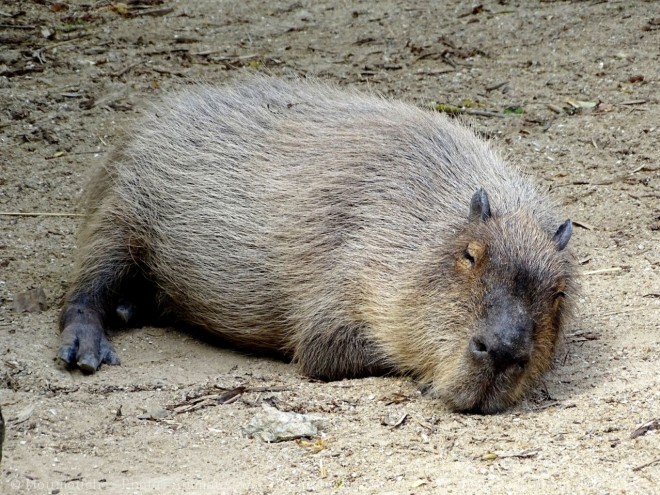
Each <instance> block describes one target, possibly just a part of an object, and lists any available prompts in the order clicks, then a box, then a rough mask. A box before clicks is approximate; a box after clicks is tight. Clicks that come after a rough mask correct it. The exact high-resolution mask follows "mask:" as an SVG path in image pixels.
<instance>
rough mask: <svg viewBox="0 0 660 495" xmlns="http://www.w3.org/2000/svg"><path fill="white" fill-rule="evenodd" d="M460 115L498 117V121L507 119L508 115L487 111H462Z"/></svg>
mask: <svg viewBox="0 0 660 495" xmlns="http://www.w3.org/2000/svg"><path fill="white" fill-rule="evenodd" d="M460 113H464V114H467V115H477V116H479V117H497V118H498V119H504V118H506V115H504V114H501V113H497V112H489V111H487V110H470V109H467V110H462V111H461V112H460Z"/></svg>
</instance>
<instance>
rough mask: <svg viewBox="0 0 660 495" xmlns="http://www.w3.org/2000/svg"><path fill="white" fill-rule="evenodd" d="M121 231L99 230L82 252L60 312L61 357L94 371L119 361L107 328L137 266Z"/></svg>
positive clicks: (90, 371)
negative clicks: (124, 286) (106, 331)
mask: <svg viewBox="0 0 660 495" xmlns="http://www.w3.org/2000/svg"><path fill="white" fill-rule="evenodd" d="M118 230H119V229H117V230H114V231H112V232H109V231H107V230H106V231H103V229H99V230H96V231H94V232H92V233H91V235H90V236H89V238H88V239H87V240H86V242H85V243H84V244H83V247H82V249H81V251H80V255H79V260H78V266H77V270H76V279H75V280H74V283H73V285H72V288H71V291H70V292H69V294H68V295H67V299H66V303H65V305H64V307H63V308H62V313H61V315H60V330H61V332H62V341H61V345H60V349H59V352H58V357H59V358H60V359H61V360H62V361H64V362H65V363H66V364H68V365H71V366H78V367H79V368H80V369H81V370H83V371H85V372H88V373H93V372H95V371H96V370H97V369H98V367H99V366H100V365H101V364H102V363H106V364H119V358H118V356H117V353H116V352H115V350H114V349H113V347H112V345H111V344H110V342H109V340H108V338H107V336H106V333H105V329H106V328H107V326H108V323H109V322H110V321H113V320H115V319H116V318H117V316H116V315H115V314H114V313H115V311H116V310H117V306H118V304H119V298H120V296H121V292H122V290H123V288H122V285H123V284H124V283H125V282H126V281H127V280H130V279H131V278H132V277H131V276H130V275H131V272H134V271H135V270H137V266H136V265H135V263H134V261H133V260H132V258H131V256H130V253H128V242H127V241H126V237H124V236H122V235H121V233H120V232H119V231H118Z"/></svg>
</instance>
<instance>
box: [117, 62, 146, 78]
mask: <svg viewBox="0 0 660 495" xmlns="http://www.w3.org/2000/svg"><path fill="white" fill-rule="evenodd" d="M143 63H144V62H143V61H142V60H140V61H139V62H135V63H134V64H131V65H127V66H126V67H124V68H123V69H121V70H119V71H117V72H113V73H112V74H110V76H111V77H121V76H123V75H124V74H126V73H127V72H128V71H129V70H131V69H134V68H135V67H137V66H138V65H142V64H143Z"/></svg>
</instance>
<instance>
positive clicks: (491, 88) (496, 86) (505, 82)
mask: <svg viewBox="0 0 660 495" xmlns="http://www.w3.org/2000/svg"><path fill="white" fill-rule="evenodd" d="M507 84H509V81H502V82H499V83H497V84H492V85H491V86H486V91H495V90H496V89H500V88H501V87H502V86H506V85H507Z"/></svg>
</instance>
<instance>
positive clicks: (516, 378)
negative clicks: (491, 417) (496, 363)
mask: <svg viewBox="0 0 660 495" xmlns="http://www.w3.org/2000/svg"><path fill="white" fill-rule="evenodd" d="M526 376H527V374H526V373H525V369H524V368H521V367H511V368H508V369H506V370H504V371H500V372H493V370H480V371H479V372H477V373H472V374H470V375H469V376H468V377H465V379H464V380H457V382H462V383H463V385H462V386H454V387H450V388H449V389H448V390H441V389H438V388H435V387H432V389H431V390H430V394H431V395H432V396H436V397H440V398H442V399H443V400H445V401H446V402H447V403H448V404H449V405H450V407H451V408H452V409H454V410H455V411H456V412H461V413H466V414H497V413H500V412H503V411H505V410H506V409H508V408H510V407H512V406H513V405H514V404H516V403H517V402H518V401H519V400H520V398H521V397H522V396H523V395H524V392H525V390H526V388H527V387H526V383H527V381H528V380H527V379H526Z"/></svg>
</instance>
